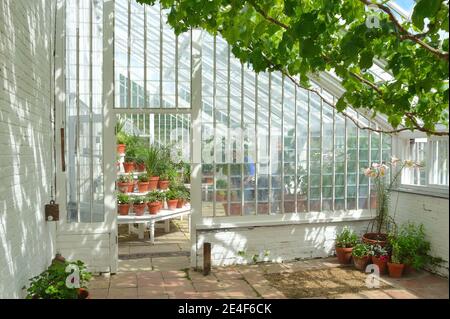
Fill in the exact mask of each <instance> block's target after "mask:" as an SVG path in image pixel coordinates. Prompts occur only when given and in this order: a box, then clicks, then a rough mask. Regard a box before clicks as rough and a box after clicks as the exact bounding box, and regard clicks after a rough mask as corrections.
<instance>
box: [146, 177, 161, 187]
mask: <svg viewBox="0 0 450 319" xmlns="http://www.w3.org/2000/svg"><path fill="white" fill-rule="evenodd" d="M158 181H159V177H158V176H152V177H150V178H149V179H148V190H149V191H153V190H155V189H157V188H158Z"/></svg>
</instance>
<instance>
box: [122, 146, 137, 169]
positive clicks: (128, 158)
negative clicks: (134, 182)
mask: <svg viewBox="0 0 450 319" xmlns="http://www.w3.org/2000/svg"><path fill="white" fill-rule="evenodd" d="M123 169H124V170H125V173H132V172H134V170H135V154H134V150H133V149H132V148H128V149H127V150H126V153H125V160H124V163H123Z"/></svg>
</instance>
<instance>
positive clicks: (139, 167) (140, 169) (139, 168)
mask: <svg viewBox="0 0 450 319" xmlns="http://www.w3.org/2000/svg"><path fill="white" fill-rule="evenodd" d="M143 171H145V164H144V163H136V172H143Z"/></svg>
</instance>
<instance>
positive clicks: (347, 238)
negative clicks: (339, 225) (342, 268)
mask: <svg viewBox="0 0 450 319" xmlns="http://www.w3.org/2000/svg"><path fill="white" fill-rule="evenodd" d="M357 244H358V236H357V235H356V234H355V233H354V232H353V231H352V230H350V229H349V228H348V227H347V226H346V227H344V229H343V230H342V231H341V233H340V234H338V235H337V236H336V244H335V249H336V255H337V258H338V261H339V263H340V264H349V263H350V262H351V259H352V250H353V247H355V246H356V245H357Z"/></svg>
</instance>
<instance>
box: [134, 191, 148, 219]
mask: <svg viewBox="0 0 450 319" xmlns="http://www.w3.org/2000/svg"><path fill="white" fill-rule="evenodd" d="M132 201H133V212H134V213H135V214H136V216H142V215H144V210H145V206H146V205H145V198H144V197H143V196H133V197H132Z"/></svg>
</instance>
